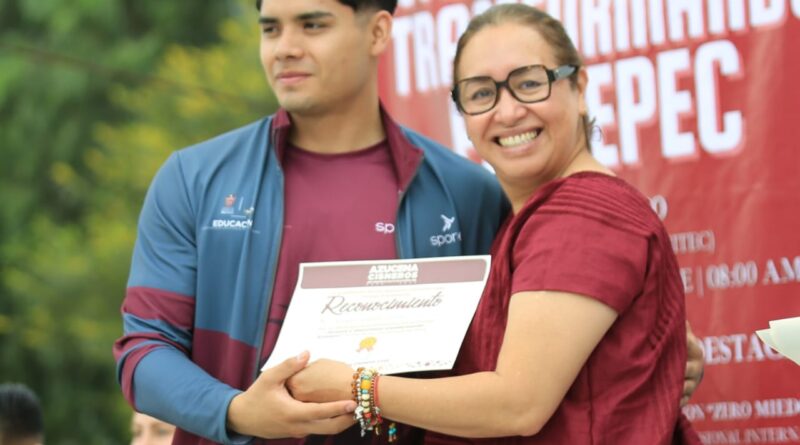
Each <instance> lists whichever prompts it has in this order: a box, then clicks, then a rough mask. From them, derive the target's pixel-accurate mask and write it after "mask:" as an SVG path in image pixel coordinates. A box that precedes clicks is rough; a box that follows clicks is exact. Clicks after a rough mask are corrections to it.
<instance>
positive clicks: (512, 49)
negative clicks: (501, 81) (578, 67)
mask: <svg viewBox="0 0 800 445" xmlns="http://www.w3.org/2000/svg"><path fill="white" fill-rule="evenodd" d="M552 53H553V51H552V49H551V48H550V46H549V45H548V44H547V42H546V41H545V40H544V38H542V36H541V34H540V33H539V32H538V31H537V30H536V29H534V28H533V27H532V26H530V25H524V24H518V23H513V22H510V23H503V24H500V25H489V26H487V27H485V28H483V29H481V30H480V31H478V32H477V33H476V34H475V35H473V36H472V38H471V39H470V40H469V41H468V42H467V44H466V46H465V47H464V49H463V53H462V55H461V60H460V61H459V66H458V73H459V77H460V78H462V79H464V78H468V77H475V76H492V77H497V76H500V77H504V76H505V74H507V73H508V72H509V71H511V70H513V69H514V68H518V67H520V66H525V65H534V64H542V65H546V66H548V67H551V66H552V65H554V60H552V59H553V56H552Z"/></svg>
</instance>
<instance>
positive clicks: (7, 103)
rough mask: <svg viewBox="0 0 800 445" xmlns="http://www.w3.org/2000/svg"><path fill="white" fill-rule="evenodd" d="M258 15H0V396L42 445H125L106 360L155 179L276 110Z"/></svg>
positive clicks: (106, 1) (35, 5)
mask: <svg viewBox="0 0 800 445" xmlns="http://www.w3.org/2000/svg"><path fill="white" fill-rule="evenodd" d="M255 19H256V13H255V10H254V9H253V7H252V2H250V1H245V0H241V1H239V0H229V1H217V2H209V3H203V4H202V6H201V5H199V4H198V3H196V2H161V1H155V0H138V1H137V0H130V1H126V0H80V1H77V2H57V1H44V0H41V1H35V2H29V1H27V0H2V1H0V153H2V161H0V202H2V203H3V204H2V205H1V206H0V381H21V382H24V383H26V384H28V385H29V386H31V387H32V388H33V389H34V390H35V391H36V392H37V393H38V394H39V396H40V397H41V399H42V402H43V405H44V406H45V423H46V428H47V431H46V433H47V443H49V444H57V445H58V444H90V445H91V444H114V443H125V442H126V441H127V440H128V435H127V425H128V421H129V418H130V408H128V407H127V405H126V404H125V403H124V402H123V401H122V397H121V395H120V391H119V388H118V385H117V383H116V376H115V369H114V362H113V358H112V356H111V346H112V343H113V341H114V340H115V339H116V338H117V337H119V335H120V333H121V320H120V316H119V307H120V304H121V302H122V297H123V295H124V288H125V280H126V278H127V272H128V267H129V264H130V254H131V248H132V245H133V240H134V237H135V225H136V218H137V216H138V211H139V207H140V206H141V202H142V199H143V196H144V193H145V190H146V188H147V185H148V184H149V181H150V179H151V178H152V176H153V174H154V173H155V171H156V169H157V168H158V166H159V165H160V164H161V163H162V162H163V160H164V159H165V158H166V157H167V156H168V154H169V153H170V152H172V151H173V150H175V149H177V148H181V147H184V146H186V145H189V144H192V143H195V142H199V141H201V140H203V139H205V138H207V137H210V136H212V135H214V134H218V133H221V132H223V131H226V130H228V129H232V128H235V127H238V126H240V125H243V124H245V123H247V122H250V121H252V120H254V119H256V118H258V117H259V116H262V115H264V114H267V113H269V112H271V111H272V110H273V109H274V106H275V105H274V99H272V98H271V96H269V93H268V87H267V86H266V82H265V80H264V78H263V74H262V72H261V69H260V67H259V65H258V27H257V25H256V24H255Z"/></svg>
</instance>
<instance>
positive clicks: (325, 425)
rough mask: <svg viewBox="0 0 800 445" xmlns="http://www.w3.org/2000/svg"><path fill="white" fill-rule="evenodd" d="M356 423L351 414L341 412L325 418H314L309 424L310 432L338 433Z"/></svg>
mask: <svg viewBox="0 0 800 445" xmlns="http://www.w3.org/2000/svg"><path fill="white" fill-rule="evenodd" d="M354 423H356V421H355V419H354V418H353V414H350V413H348V414H342V415H340V416H336V417H332V418H330V419H325V420H315V421H314V422H312V423H311V424H310V425H309V430H310V431H309V432H310V433H311V434H325V435H330V434H338V433H341V432H342V431H344V430H346V429H347V428H349V427H350V426H351V425H353V424H354Z"/></svg>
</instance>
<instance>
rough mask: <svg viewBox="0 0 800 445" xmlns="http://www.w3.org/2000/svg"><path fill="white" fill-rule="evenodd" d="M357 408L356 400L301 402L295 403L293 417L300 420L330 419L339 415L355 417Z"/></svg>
mask: <svg viewBox="0 0 800 445" xmlns="http://www.w3.org/2000/svg"><path fill="white" fill-rule="evenodd" d="M355 409H356V402H355V401H354V400H338V401H336V402H326V403H301V402H298V404H297V405H295V410H294V413H293V414H292V417H293V418H294V419H295V420H296V421H298V422H314V421H317V420H328V419H332V418H335V417H339V416H350V418H352V417H353V411H355Z"/></svg>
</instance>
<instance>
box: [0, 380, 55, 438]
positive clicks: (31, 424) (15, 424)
mask: <svg viewBox="0 0 800 445" xmlns="http://www.w3.org/2000/svg"><path fill="white" fill-rule="evenodd" d="M42 443H44V424H43V422H42V407H41V406H40V405H39V399H38V398H37V397H36V394H34V393H33V391H31V390H30V389H28V387H27V386H25V385H21V384H19V383H3V384H2V385H0V444H3V445H42Z"/></svg>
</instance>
